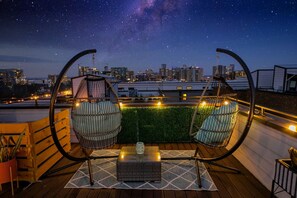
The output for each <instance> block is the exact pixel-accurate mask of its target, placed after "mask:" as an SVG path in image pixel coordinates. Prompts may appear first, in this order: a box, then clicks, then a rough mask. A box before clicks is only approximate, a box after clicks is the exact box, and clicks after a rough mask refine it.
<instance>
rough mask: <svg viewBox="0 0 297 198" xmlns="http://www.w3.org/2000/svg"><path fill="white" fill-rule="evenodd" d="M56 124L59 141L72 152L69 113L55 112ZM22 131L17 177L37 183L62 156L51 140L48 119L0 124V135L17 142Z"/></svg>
mask: <svg viewBox="0 0 297 198" xmlns="http://www.w3.org/2000/svg"><path fill="white" fill-rule="evenodd" d="M55 123H56V125H55V126H56V130H57V135H58V138H59V141H60V143H61V145H62V146H63V147H64V150H65V151H67V152H68V151H70V149H71V144H70V122H69V110H63V111H61V112H59V113H56V115H55ZM23 131H25V135H24V136H23V139H22V143H21V147H20V149H19V151H18V152H17V164H18V177H19V180H23V181H29V182H35V181H37V180H38V179H39V178H40V177H41V176H42V175H43V174H44V173H45V172H46V171H47V170H49V169H50V168H51V167H52V166H53V165H54V164H55V163H56V162H57V161H58V160H59V159H61V158H62V154H61V153H60V152H59V151H58V149H57V147H56V146H55V144H54V141H53V139H52V136H51V130H50V127H49V119H48V118H43V119H41V120H37V121H34V122H27V123H0V133H1V134H4V135H5V136H7V137H9V136H12V137H13V138H15V139H16V140H17V139H18V134H20V133H22V132H23Z"/></svg>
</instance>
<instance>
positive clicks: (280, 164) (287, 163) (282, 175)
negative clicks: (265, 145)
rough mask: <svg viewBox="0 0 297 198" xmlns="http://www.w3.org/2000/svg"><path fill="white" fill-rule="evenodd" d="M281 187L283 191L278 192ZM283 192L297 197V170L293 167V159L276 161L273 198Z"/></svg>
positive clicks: (272, 189) (272, 188) (272, 190)
mask: <svg viewBox="0 0 297 198" xmlns="http://www.w3.org/2000/svg"><path fill="white" fill-rule="evenodd" d="M275 187H276V188H275ZM279 187H280V188H281V189H282V190H279V191H277V190H278V188H279ZM283 191H286V192H287V193H288V194H290V196H291V197H296V196H297V170H296V169H295V168H293V167H292V166H291V159H276V160H275V173H274V179H273V181H272V187H271V197H274V195H275V194H277V193H280V192H283Z"/></svg>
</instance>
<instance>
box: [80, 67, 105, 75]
mask: <svg viewBox="0 0 297 198" xmlns="http://www.w3.org/2000/svg"><path fill="white" fill-rule="evenodd" d="M99 74H100V71H99V70H98V69H97V68H95V67H87V66H78V75H79V76H84V75H99Z"/></svg>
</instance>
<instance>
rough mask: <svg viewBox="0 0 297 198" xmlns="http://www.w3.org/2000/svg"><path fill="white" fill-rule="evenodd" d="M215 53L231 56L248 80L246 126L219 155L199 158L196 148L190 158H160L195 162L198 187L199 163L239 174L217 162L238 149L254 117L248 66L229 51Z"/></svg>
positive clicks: (253, 90) (199, 178)
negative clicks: (233, 141) (248, 99)
mask: <svg viewBox="0 0 297 198" xmlns="http://www.w3.org/2000/svg"><path fill="white" fill-rule="evenodd" d="M216 52H218V53H223V54H227V55H229V56H231V57H232V58H234V59H235V60H236V61H237V62H238V63H239V64H240V65H241V67H242V68H243V70H244V72H245V74H246V77H247V80H248V85H249V92H250V101H249V103H250V107H249V112H248V115H247V122H246V125H245V127H244V130H243V132H242V134H241V136H240V137H239V138H238V139H237V141H236V142H235V144H234V145H233V146H232V147H231V148H229V150H226V152H223V153H222V154H221V155H218V156H214V157H201V156H199V155H198V151H199V148H198V147H197V148H196V151H195V154H194V156H191V157H175V158H174V157H173V158H162V160H195V165H196V173H197V183H198V185H199V187H202V183H201V176H200V170H199V163H200V162H204V163H208V164H211V165H215V166H218V167H221V168H224V169H227V170H231V171H234V172H236V173H240V171H239V170H238V169H236V168H233V167H229V166H224V165H221V164H219V163H217V161H219V160H222V159H224V158H226V157H228V156H230V155H232V154H233V153H234V152H235V151H236V150H237V149H238V148H239V146H240V145H241V144H242V143H243V141H244V139H245V138H246V136H247V135H248V132H249V130H250V127H251V124H252V121H253V116H254V109H255V87H254V82H253V78H252V75H251V72H250V70H249V68H248V66H247V65H246V63H245V62H244V61H243V60H242V59H241V58H240V57H239V56H238V55H237V54H235V53H234V52H232V51H230V50H226V49H221V48H217V49H216ZM219 80H220V79H219ZM221 81H224V80H223V79H221ZM223 83H224V82H223ZM207 86H208V85H207ZM227 86H228V85H227ZM206 90H207V89H204V90H203V93H202V96H203V95H204V94H205V92H206ZM200 100H201V98H200ZM200 102H201V101H200ZM192 122H193V121H192ZM190 127H191V129H190V133H191V131H192V124H191V126H190ZM197 144H198V143H197Z"/></svg>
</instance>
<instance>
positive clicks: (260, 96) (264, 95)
mask: <svg viewBox="0 0 297 198" xmlns="http://www.w3.org/2000/svg"><path fill="white" fill-rule="evenodd" d="M248 96H249V93H248V92H246V91H244V92H239V93H238V99H240V100H245V101H248V100H249V99H248V98H247V97H248ZM256 105H260V106H264V107H267V108H270V109H274V110H278V111H281V112H285V113H288V114H293V115H296V114H297V96H296V95H291V94H284V93H276V92H269V91H259V90H257V91H256Z"/></svg>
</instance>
